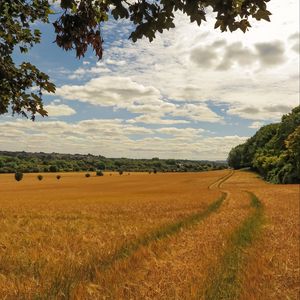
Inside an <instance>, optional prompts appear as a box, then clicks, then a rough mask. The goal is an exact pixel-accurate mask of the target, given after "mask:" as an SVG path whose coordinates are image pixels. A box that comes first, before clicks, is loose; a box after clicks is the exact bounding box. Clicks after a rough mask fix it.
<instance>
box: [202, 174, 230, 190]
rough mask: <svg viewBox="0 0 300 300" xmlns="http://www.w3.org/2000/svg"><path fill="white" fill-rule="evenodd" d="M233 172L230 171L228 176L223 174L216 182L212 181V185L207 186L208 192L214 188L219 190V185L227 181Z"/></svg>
mask: <svg viewBox="0 0 300 300" xmlns="http://www.w3.org/2000/svg"><path fill="white" fill-rule="evenodd" d="M233 173H234V171H233V170H230V171H229V173H228V174H225V175H224V176H222V177H221V178H219V179H217V180H216V181H214V182H213V183H212V184H210V185H209V186H208V189H209V190H212V189H214V188H217V189H220V188H221V185H222V184H223V183H224V182H225V181H226V180H228V179H229V178H230V177H231V176H232V175H233Z"/></svg>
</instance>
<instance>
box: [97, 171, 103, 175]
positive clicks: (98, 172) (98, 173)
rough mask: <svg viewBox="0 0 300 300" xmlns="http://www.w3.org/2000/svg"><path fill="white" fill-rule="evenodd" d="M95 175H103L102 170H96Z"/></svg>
mask: <svg viewBox="0 0 300 300" xmlns="http://www.w3.org/2000/svg"><path fill="white" fill-rule="evenodd" d="M96 176H104V174H103V172H102V171H101V170H100V171H97V172H96Z"/></svg>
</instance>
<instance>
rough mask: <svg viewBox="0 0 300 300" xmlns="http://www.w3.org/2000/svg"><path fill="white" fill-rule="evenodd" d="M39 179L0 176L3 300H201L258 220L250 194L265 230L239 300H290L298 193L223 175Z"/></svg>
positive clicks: (252, 252)
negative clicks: (252, 220)
mask: <svg viewBox="0 0 300 300" xmlns="http://www.w3.org/2000/svg"><path fill="white" fill-rule="evenodd" d="M42 175H43V180H41V181H39V180H37V178H36V174H25V176H24V179H23V180H22V181H20V182H16V181H15V180H14V178H13V176H12V175H0V299H205V297H206V296H205V295H206V294H205V293H206V290H207V288H208V286H210V285H211V284H213V283H214V280H215V277H216V273H217V270H218V266H219V265H220V264H222V257H223V253H225V252H226V251H231V248H232V247H233V246H232V243H230V237H231V235H232V233H233V232H235V231H236V230H237V228H238V227H239V226H240V224H241V223H242V222H243V221H244V220H246V219H247V217H248V216H249V215H250V214H251V212H252V210H253V208H251V207H250V200H249V196H248V194H247V193H246V192H245V191H246V190H247V191H251V192H253V193H255V194H256V195H257V196H258V197H259V199H260V201H261V202H262V203H263V205H264V214H265V222H264V225H263V227H262V229H261V233H260V234H259V235H258V237H257V238H256V239H255V241H254V243H253V244H251V245H250V246H248V247H247V248H245V250H243V253H244V252H245V255H243V257H244V256H245V257H244V258H243V261H242V265H243V268H242V269H241V270H239V271H238V273H237V276H238V278H239V282H242V285H241V286H240V287H239V286H238V285H237V289H236V290H239V289H240V292H239V294H240V295H241V297H242V298H241V299H285V298H284V297H282V296H283V295H287V296H288V297H289V299H297V298H296V297H297V292H298V287H297V280H299V277H298V276H299V273H297V270H299V256H298V255H299V254H298V252H297V250H298V248H297V247H298V244H297V243H298V239H299V236H298V234H299V232H298V231H297V230H298V228H299V227H297V225H299V203H298V200H299V198H298V196H299V194H298V192H299V186H297V185H289V186H279V185H277V186H275V185H271V184H267V183H265V182H263V181H261V180H260V179H257V178H255V175H254V174H252V173H246V172H236V173H234V174H233V175H232V174H231V171H228V170H225V171H212V172H206V173H165V174H162V173H158V174H148V173H131V174H130V175H128V174H127V173H124V174H123V175H119V174H117V173H112V175H111V176H110V173H105V176H103V177H96V176H91V177H90V178H86V177H85V176H84V173H66V174H61V175H62V178H61V179H60V180H57V179H56V176H55V174H49V173H48V174H42ZM231 175H232V176H231ZM221 178H223V179H221ZM219 179H220V180H219ZM214 183H215V184H214ZM208 187H210V188H208ZM221 192H223V193H224V192H225V193H226V198H225V196H222V193H221ZM224 195H225V194H224ZM222 197H223V198H222ZM286 299H288V298H286Z"/></svg>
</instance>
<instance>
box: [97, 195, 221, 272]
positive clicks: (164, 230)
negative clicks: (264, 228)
mask: <svg viewBox="0 0 300 300" xmlns="http://www.w3.org/2000/svg"><path fill="white" fill-rule="evenodd" d="M225 198H226V194H225V193H222V195H221V197H219V198H218V199H217V200H216V201H214V202H213V203H211V204H210V205H209V206H208V207H207V208H206V209H205V210H204V211H201V212H197V213H195V214H192V215H189V216H187V217H185V218H183V219H181V220H178V221H177V222H175V223H171V224H166V225H164V226H162V227H160V228H158V229H156V230H154V231H153V232H151V233H149V234H147V235H145V236H143V237H140V238H138V239H137V240H135V241H133V242H131V243H127V244H125V245H123V246H122V247H121V248H120V249H118V250H117V251H116V252H115V253H114V254H113V255H112V256H111V257H109V258H108V259H107V260H105V261H102V263H101V269H102V270H105V269H107V268H109V267H110V266H111V265H112V264H113V263H115V262H116V261H118V260H120V259H124V258H127V257H129V256H131V255H132V254H133V253H134V252H136V251H137V250H138V249H139V248H140V247H142V246H148V245H149V244H150V243H151V242H154V241H158V240H161V239H163V238H166V237H168V236H171V235H174V234H176V233H177V232H179V231H180V230H182V229H185V228H189V227H191V226H193V225H194V224H196V223H198V222H200V221H202V220H203V219H205V218H207V217H208V216H209V215H210V214H211V213H213V212H215V211H217V210H218V209H219V207H220V206H221V204H222V202H223V201H224V199H225Z"/></svg>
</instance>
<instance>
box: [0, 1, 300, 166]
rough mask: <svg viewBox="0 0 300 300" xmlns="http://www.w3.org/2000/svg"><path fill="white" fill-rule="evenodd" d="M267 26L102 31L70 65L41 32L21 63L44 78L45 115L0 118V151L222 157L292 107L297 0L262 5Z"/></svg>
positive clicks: (185, 24)
mask: <svg viewBox="0 0 300 300" xmlns="http://www.w3.org/2000/svg"><path fill="white" fill-rule="evenodd" d="M269 10H270V11H271V12H272V16H271V22H270V23H268V22H265V21H261V22H257V21H255V20H253V22H252V29H251V30H250V31H248V32H247V33H246V34H243V33H242V32H234V33H221V32H219V31H218V30H214V29H213V26H214V20H213V19H211V18H209V17H208V22H207V23H206V24H203V25H201V27H198V26H197V25H196V24H190V23H189V21H188V19H187V18H186V17H184V16H182V15H177V18H176V19H177V20H176V28H175V29H173V30H170V31H168V32H164V33H163V34H162V35H160V34H158V36H157V38H156V39H155V40H154V42H152V43H149V42H148V40H146V39H144V40H141V41H138V42H137V43H132V42H131V41H129V40H128V36H129V34H130V30H131V27H130V24H129V23H127V22H126V21H122V22H120V21H118V22H116V21H113V20H111V21H109V22H108V23H107V24H106V25H105V26H104V27H103V34H104V41H105V52H104V57H103V60H101V61H97V59H96V58H95V56H94V55H93V53H92V52H91V51H90V52H88V53H87V55H86V56H85V58H84V59H81V60H77V59H76V58H75V56H74V53H70V52H69V53H66V52H64V51H63V50H61V49H59V48H58V47H56V46H55V45H54V44H53V43H52V42H53V40H54V33H53V28H52V26H51V25H42V26H41V25H38V24H37V25H36V26H39V27H40V28H41V30H42V32H43V40H42V43H41V44H40V45H37V46H35V47H34V48H33V49H32V51H31V52H30V53H29V54H28V55H26V56H19V55H16V61H21V60H29V61H31V62H33V63H35V64H36V65H37V66H38V67H39V68H40V69H41V70H43V71H44V72H46V73H48V74H49V75H50V76H51V79H52V81H54V82H55V84H56V86H57V91H56V94H55V95H51V96H46V97H45V104H46V109H47V110H48V112H49V117H48V118H44V119H43V118H37V121H35V122H34V123H33V122H31V121H28V120H25V119H24V118H23V119H22V118H17V117H14V118H12V117H11V116H10V115H4V116H1V117H0V128H1V136H0V150H25V151H44V152H52V151H55V152H61V153H93V154H101V155H105V156H107V157H135V158H140V157H143V158H151V157H154V156H158V157H161V158H186V159H199V160H201V159H211V160H219V159H221V160H222V159H226V157H227V154H228V152H229V150H230V149H231V147H233V146H235V145H237V144H240V143H242V142H244V141H245V140H246V139H247V138H248V137H250V136H251V135H253V134H254V133H255V131H256V130H257V129H258V128H259V127H260V126H262V125H264V124H268V123H271V122H276V121H278V120H280V116H281V115H282V114H285V113H287V112H289V111H290V110H291V109H292V108H293V107H295V106H296V105H299V96H298V93H299V79H298V77H299V28H298V19H299V15H298V11H299V2H298V0H287V1H282V0H271V1H270V3H269Z"/></svg>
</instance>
